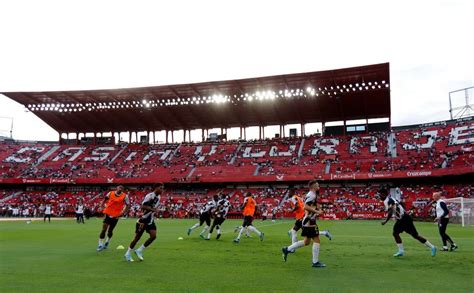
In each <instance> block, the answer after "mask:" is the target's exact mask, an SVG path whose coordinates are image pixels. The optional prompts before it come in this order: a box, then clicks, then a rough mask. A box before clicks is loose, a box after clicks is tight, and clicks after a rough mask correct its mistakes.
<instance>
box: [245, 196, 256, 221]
mask: <svg viewBox="0 0 474 293" xmlns="http://www.w3.org/2000/svg"><path fill="white" fill-rule="evenodd" d="M256 206H257V202H256V201H255V199H253V198H252V197H251V196H248V197H246V198H245V199H244V212H243V214H244V216H250V217H253V215H254V214H255V207H256Z"/></svg>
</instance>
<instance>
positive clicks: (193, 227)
mask: <svg viewBox="0 0 474 293" xmlns="http://www.w3.org/2000/svg"><path fill="white" fill-rule="evenodd" d="M197 227H199V223H196V224H194V225H193V226H192V227H191V228H189V229H191V231H192V230H194V229H196V228H197Z"/></svg>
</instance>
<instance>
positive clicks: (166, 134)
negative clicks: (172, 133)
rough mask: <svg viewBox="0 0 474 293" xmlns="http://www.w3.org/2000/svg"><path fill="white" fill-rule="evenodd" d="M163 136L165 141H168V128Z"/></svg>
mask: <svg viewBox="0 0 474 293" xmlns="http://www.w3.org/2000/svg"><path fill="white" fill-rule="evenodd" d="M165 136H166V143H168V130H166V133H165Z"/></svg>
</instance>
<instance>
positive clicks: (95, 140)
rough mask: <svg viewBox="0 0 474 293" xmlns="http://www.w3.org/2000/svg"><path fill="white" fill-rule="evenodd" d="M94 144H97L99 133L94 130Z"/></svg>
mask: <svg viewBox="0 0 474 293" xmlns="http://www.w3.org/2000/svg"><path fill="white" fill-rule="evenodd" d="M92 144H93V145H96V144H97V133H96V132H94V139H93V140H92Z"/></svg>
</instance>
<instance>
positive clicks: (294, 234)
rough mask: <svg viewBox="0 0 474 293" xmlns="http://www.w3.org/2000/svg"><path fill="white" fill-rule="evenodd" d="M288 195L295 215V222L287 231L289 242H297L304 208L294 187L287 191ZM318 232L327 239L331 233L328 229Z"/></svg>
mask: <svg viewBox="0 0 474 293" xmlns="http://www.w3.org/2000/svg"><path fill="white" fill-rule="evenodd" d="M288 197H289V198H290V200H289V201H290V205H291V212H292V213H294V215H295V224H294V225H293V228H292V229H291V230H290V231H288V236H290V237H291V244H294V243H295V242H298V231H299V230H300V229H301V228H302V227H303V218H304V215H305V209H304V202H303V200H302V199H301V197H299V196H298V195H297V194H296V193H295V190H294V189H290V190H289V191H288ZM319 234H320V235H324V236H326V237H327V238H328V239H329V240H331V239H332V235H331V233H329V231H326V230H325V231H321V232H319ZM290 252H294V251H290Z"/></svg>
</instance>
